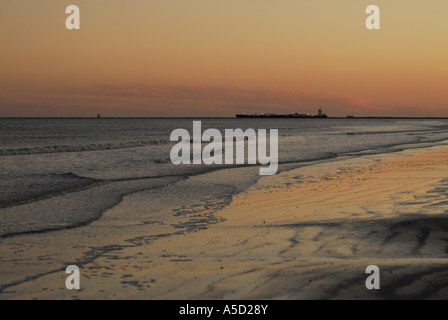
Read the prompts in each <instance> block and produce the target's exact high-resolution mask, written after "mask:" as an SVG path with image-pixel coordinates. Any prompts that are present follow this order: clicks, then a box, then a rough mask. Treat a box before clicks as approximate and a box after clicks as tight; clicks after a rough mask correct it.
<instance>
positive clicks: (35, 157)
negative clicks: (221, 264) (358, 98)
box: [0, 118, 448, 293]
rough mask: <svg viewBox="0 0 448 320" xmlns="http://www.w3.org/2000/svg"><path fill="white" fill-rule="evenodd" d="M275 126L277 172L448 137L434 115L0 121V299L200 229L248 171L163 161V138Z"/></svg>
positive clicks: (251, 180) (252, 178)
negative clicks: (180, 131) (20, 287)
mask: <svg viewBox="0 0 448 320" xmlns="http://www.w3.org/2000/svg"><path fill="white" fill-rule="evenodd" d="M194 120H200V121H201V122H202V130H205V129H207V128H216V129H218V130H220V131H221V132H222V133H224V130H225V129H237V128H241V129H243V130H245V129H248V128H253V129H278V134H279V145H278V150H279V154H278V160H279V171H282V170H289V169H293V168H298V167H300V166H304V165H310V164H313V163H315V162H318V161H331V160H332V159H337V158H338V157H355V156H361V155H363V154H370V153H385V152H393V151H396V150H402V149H407V148H416V147H422V146H428V145H434V144H437V143H445V142H444V141H447V140H448V120H444V119H356V118H355V119H235V118H206V119H186V118H182V119H165V118H163V119H162V118H157V119H156V118H135V119H134V118H123V119H118V118H113V119H112V118H111V119H108V118H101V119H59V118H52V119H44V118H36V119H0V222H1V223H0V248H1V250H2V257H1V258H0V266H1V268H0V293H2V292H5V291H6V290H7V289H8V288H9V287H11V286H13V285H15V284H20V283H24V282H27V281H30V280H32V279H35V278H37V277H40V276H42V275H45V274H49V273H52V272H59V271H60V270H62V269H63V268H65V267H66V266H67V265H70V264H73V263H76V264H80V265H82V264H84V263H87V262H89V261H92V260H94V259H95V257H98V256H100V255H104V254H106V253H107V254H109V255H110V254H111V252H114V251H117V250H121V249H122V248H124V247H126V246H142V245H146V244H148V243H150V242H151V241H152V240H154V239H157V238H160V237H164V236H169V235H171V234H178V233H185V232H191V231H194V230H199V229H202V228H206V227H207V225H208V224H209V223H214V222H216V218H215V217H214V216H213V213H214V212H216V210H219V209H220V208H222V207H223V206H225V205H227V204H228V203H229V202H230V201H231V199H232V196H234V195H235V194H237V193H238V192H242V191H244V190H245V189H247V188H248V187H250V186H251V185H253V184H255V183H256V182H257V181H258V179H259V178H260V175H259V170H258V169H259V166H258V165H247V164H246V165H226V164H223V165H212V166H207V165H204V164H202V165H177V166H175V165H173V164H172V163H171V161H170V150H171V148H172V147H173V146H174V144H175V143H174V142H170V141H169V140H170V134H171V132H172V131H173V130H174V129H177V128H184V129H187V130H188V131H189V132H190V133H192V126H193V121H194Z"/></svg>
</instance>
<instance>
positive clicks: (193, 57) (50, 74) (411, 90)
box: [0, 0, 448, 117]
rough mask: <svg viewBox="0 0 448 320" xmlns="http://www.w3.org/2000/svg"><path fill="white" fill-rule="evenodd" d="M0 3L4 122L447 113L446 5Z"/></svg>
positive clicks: (196, 0)
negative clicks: (71, 16) (74, 10)
mask: <svg viewBox="0 0 448 320" xmlns="http://www.w3.org/2000/svg"><path fill="white" fill-rule="evenodd" d="M0 4H1V9H0V39H1V50H0V117H9V116H76V117H78V116H85V117H89V116H96V114H97V113H101V114H102V115H103V116H114V117H115V116H149V117H150V116H234V114H235V113H239V112H248V113H256V112H277V113H280V112H285V113H286V112H288V113H290V112H301V113H302V112H303V113H306V112H311V113H316V110H317V108H318V107H323V108H324V111H325V112H326V113H327V114H329V115H330V116H345V115H348V114H350V115H356V116H448V89H447V85H448V58H447V57H448V19H447V15H448V1H446V0H431V1H416V0H393V1H391V0H387V1H386V0H369V1H363V0H356V1H354V0H337V1H336V0H94V1H93V0H79V1H76V0H72V1H63V0H39V1H36V0H20V1H17V0H0ZM71 4H74V5H77V6H79V8H80V11H81V29H80V30H71V31H69V30H67V29H66V28H65V20H66V18H67V17H68V15H67V14H66V13H65V8H66V7H67V6H68V5H71ZM371 4H374V5H377V6H378V7H379V8H380V10H381V30H373V31H369V30H367V29H366V27H365V19H366V18H367V14H366V13H365V10H366V7H367V6H368V5H371Z"/></svg>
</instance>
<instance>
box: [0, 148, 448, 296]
mask: <svg viewBox="0 0 448 320" xmlns="http://www.w3.org/2000/svg"><path fill="white" fill-rule="evenodd" d="M216 174H220V173H219V172H218V173H210V174H209V176H208V178H207V179H212V178H213V175H216ZM221 174H222V173H221ZM197 179H199V180H198V181H197V183H201V180H200V179H204V177H198V178H197ZM207 179H205V180H202V182H204V181H207ZM132 200H134V201H135V199H132V198H129V199H126V198H125V199H124V200H123V202H122V203H120V204H119V205H118V206H116V207H114V208H113V209H111V210H110V211H108V212H106V213H105V214H104V217H107V216H108V215H113V214H116V213H117V212H120V211H126V207H127V206H128V205H129V202H128V201H132ZM447 211H448V148H447V146H436V147H431V148H425V149H414V150H407V151H402V152H397V153H393V154H383V155H366V156H362V157H357V158H346V159H339V160H336V161H331V162H325V163H320V164H315V165H311V166H304V167H302V168H299V169H294V170H291V171H287V172H283V173H281V174H278V175H276V176H272V177H265V178H262V179H260V181H259V182H258V183H257V184H256V185H254V186H252V187H251V188H249V189H248V190H246V191H244V192H242V193H240V194H238V195H237V196H235V197H233V200H232V202H231V204H230V205H228V206H226V207H224V208H223V209H221V210H219V211H218V212H215V213H213V219H209V220H208V221H207V224H206V225H203V226H202V227H201V228H197V229H196V230H194V231H191V232H186V233H182V234H177V235H176V234H175V235H170V236H167V237H159V238H154V239H151V240H150V241H148V242H147V243H145V244H144V245H140V246H130V247H128V248H126V247H123V248H121V249H120V250H118V251H115V252H111V253H110V254H107V255H101V256H99V257H98V258H97V259H94V260H93V261H92V262H89V263H86V264H84V265H82V266H80V269H81V290H78V291H69V290H67V289H66V288H65V286H64V283H65V278H66V274H65V273H64V271H60V272H54V273H51V274H48V275H45V276H41V277H38V278H36V279H34V280H30V281H27V282H25V283H21V284H18V285H16V286H11V287H8V288H7V289H6V290H5V291H4V292H3V293H2V295H1V298H7V299H8V298H10V299H32V298H41V299H74V298H75V299H76V298H81V299H446V298H448V235H447V231H448V216H447V215H446V213H447ZM368 265H377V266H378V267H379V268H380V272H381V273H380V277H381V289H380V290H367V289H366V287H365V280H366V278H367V277H368V275H367V274H365V269H366V267H367V266H368Z"/></svg>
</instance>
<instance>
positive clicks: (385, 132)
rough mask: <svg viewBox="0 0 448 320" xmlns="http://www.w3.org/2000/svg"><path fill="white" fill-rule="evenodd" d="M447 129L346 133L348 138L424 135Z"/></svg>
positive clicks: (443, 131) (442, 131)
mask: <svg viewBox="0 0 448 320" xmlns="http://www.w3.org/2000/svg"><path fill="white" fill-rule="evenodd" d="M446 132H447V129H441V130H440V129H439V130H404V131H351V132H346V134H347V135H349V136H357V135H371V134H372V135H374V134H409V135H415V134H424V133H446Z"/></svg>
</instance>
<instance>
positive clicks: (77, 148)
mask: <svg viewBox="0 0 448 320" xmlns="http://www.w3.org/2000/svg"><path fill="white" fill-rule="evenodd" d="M166 142H168V141H167V140H150V141H130V142H119V143H95V144H86V145H63V146H41V147H33V148H17V149H3V150H0V156H11V155H28V154H40V153H58V152H83V151H101V150H114V149H126V148H135V147H141V146H146V145H150V144H160V143H166Z"/></svg>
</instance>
